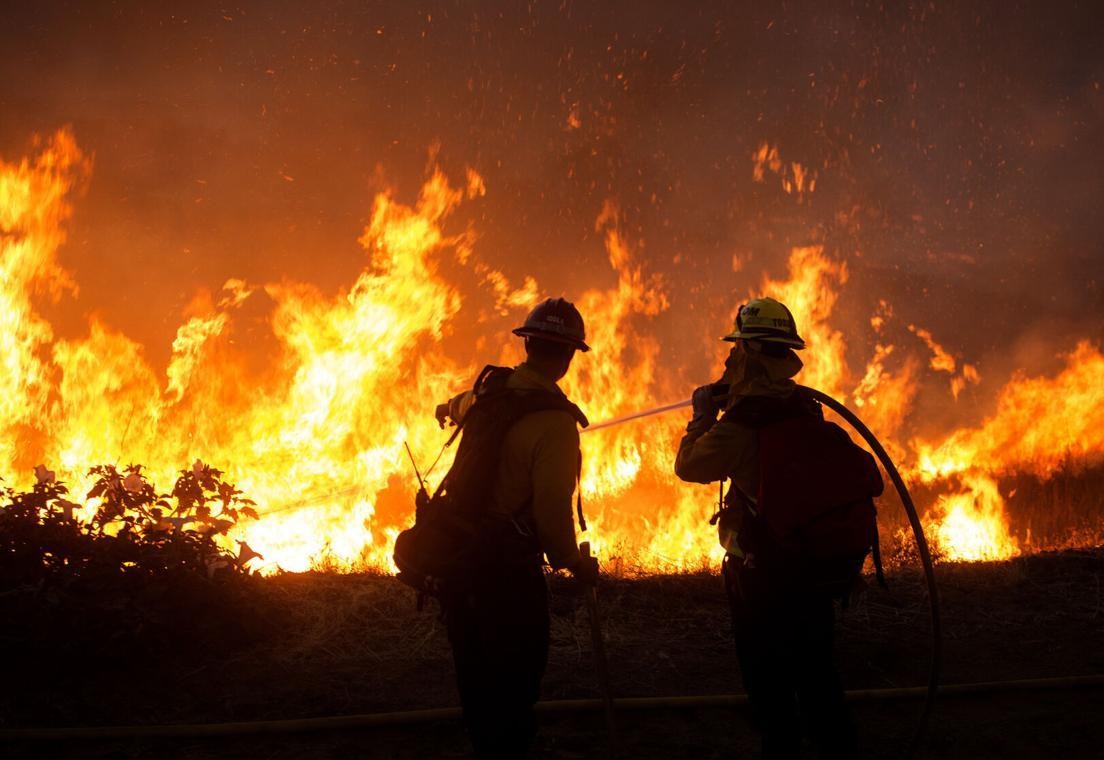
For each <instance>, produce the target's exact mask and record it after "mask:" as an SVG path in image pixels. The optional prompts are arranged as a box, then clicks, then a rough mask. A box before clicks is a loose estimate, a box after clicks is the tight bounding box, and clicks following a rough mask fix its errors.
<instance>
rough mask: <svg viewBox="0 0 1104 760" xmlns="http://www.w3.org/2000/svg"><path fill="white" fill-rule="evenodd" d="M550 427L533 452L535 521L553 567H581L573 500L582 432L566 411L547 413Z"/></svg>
mask: <svg viewBox="0 0 1104 760" xmlns="http://www.w3.org/2000/svg"><path fill="white" fill-rule="evenodd" d="M542 414H547V415H548V425H547V426H546V427H545V429H544V430H543V431H542V434H541V436H540V438H539V440H538V442H537V446H536V448H535V449H534V451H533V471H532V474H533V520H534V522H535V523H536V527H537V538H538V539H539V541H540V544H541V548H543V549H544V553H545V554H546V555H547V556H548V562H549V564H551V565H552V567H554V568H556V569H559V568H573V567H576V566H577V565H578V564H579V561H580V555H579V547H578V546H577V545H576V543H575V515H574V512H573V511H572V502H571V497H572V495H573V494H574V493H575V478H576V475H577V474H578V471H579V470H578V467H579V429H578V428H577V427H576V425H575V420H574V419H573V418H572V417H571V415H569V414H567V413H565V412H545V413H542Z"/></svg>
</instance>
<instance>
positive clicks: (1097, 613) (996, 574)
mask: <svg viewBox="0 0 1104 760" xmlns="http://www.w3.org/2000/svg"><path fill="white" fill-rule="evenodd" d="M1102 576H1104V549H1095V550H1086V551H1068V552H1062V553H1047V554H1038V555H1033V556H1026V557H1021V558H1018V559H1015V560H1011V561H1007V562H1000V563H977V564H943V565H941V566H940V567H939V581H940V590H941V593H942V603H943V616H944V625H945V667H944V673H945V675H944V679H943V680H944V682H946V683H958V682H971V681H989V680H1004V679H1018V678H1039V677H1053V676H1065V675H1075V674H1101V673H1104V634H1102V631H1104V588H1102V585H1101V579H1102ZM245 582H246V583H248V584H249V591H248V594H242V593H237V592H236V593H227V592H225V591H223V592H221V593H220V594H219V595H218V596H217V597H215V601H211V600H208V601H205V602H204V603H203V605H202V606H197V603H196V601H195V599H196V598H197V597H193V598H191V599H183V600H181V604H182V605H184V606H186V607H187V606H189V605H190V607H189V608H190V609H192V610H193V613H194V614H191V615H181V616H179V617H178V618H177V619H176V621H175V622H174V625H173V628H172V634H171V635H167V634H166V633H165V630H166V628H165V626H163V625H162V626H152V627H151V628H150V629H149V633H148V635H147V636H146V638H143V636H142V635H141V634H138V635H128V636H126V637H124V636H117V637H116V638H117V644H116V645H115V646H112V645H111V633H110V632H106V633H105V632H103V631H98V632H97V633H96V634H95V636H96V640H95V641H93V640H92V638H91V635H90V634H88V633H87V632H86V631H85V630H84V629H83V628H82V622H81V621H79V620H73V619H68V626H69V627H68V628H67V629H65V630H58V629H57V628H56V627H55V628H43V629H41V630H37V631H36V630H31V629H29V627H28V626H27V625H26V624H23V625H17V623H16V621H14V620H13V619H12V618H11V617H10V616H7V615H6V616H5V622H4V623H3V635H4V638H5V641H4V644H5V650H6V653H7V657H6V660H7V664H6V666H5V670H6V671H7V678H6V679H5V680H6V681H7V683H8V687H7V688H6V689H5V690H4V694H3V702H2V710H3V713H2V714H3V722H4V725H5V727H20V726H68V725H111V724H155V723H199V722H219V721H246V720H262V719H284V718H299V717H309V716H325V715H335V714H352V713H364V712H378V711H392V710H404V709H418V708H423V707H442V706H450V705H454V704H455V703H456V696H455V693H454V687H453V684H452V680H451V679H452V671H451V663H450V661H449V653H448V648H447V643H446V641H445V637H444V632H443V629H442V626H441V624H440V622H439V621H438V620H437V618H436V615H435V614H434V613H433V612H430V611H426V612H422V613H418V612H417V611H416V610H415V608H414V600H413V599H412V598H411V595H410V593H408V591H407V590H406V589H405V587H402V586H401V585H400V584H398V583H397V582H396V581H395V580H394V579H392V578H389V577H384V576H379V575H371V574H361V575H356V574H354V575H341V574H335V573H309V574H300V575H290V574H289V575H284V576H278V577H273V578H268V579H263V580H262V579H257V578H248V579H247V580H246V581H245ZM890 584H891V590H890V592H888V593H887V592H885V591H882V590H879V589H871V590H870V591H868V593H867V594H865V595H864V596H863V597H862V598H860V599H859V600H857V601H856V602H855V603H853V604H852V606H851V607H850V609H848V610H847V611H846V612H845V613H843V614H842V615H841V616H840V623H839V629H838V630H839V646H838V650H839V657H838V659H839V662H840V665H841V668H842V670H843V671H844V674H845V679H846V681H847V685H848V687H849V688H881V687H897V686H911V685H918V684H922V683H923V682H924V676H925V672H926V668H927V663H928V656H929V652H930V649H929V643H928V630H929V629H928V612H927V606H926V598H925V596H924V593H923V591H922V588H921V584H920V579H919V577H918V576H917V575H916V574H915V573H914V572H912V571H910V570H907V569H902V570H898V571H896V572H892V573H891V574H890ZM193 594H194V590H193ZM601 596H602V603H603V606H604V610H605V615H606V635H607V639H608V648H609V652H610V657H611V658H612V663H611V670H612V672H613V679H614V687H615V690H616V694H617V695H618V696H626V697H628V696H656V695H692V694H718V693H732V692H739V691H741V689H740V684H739V673H738V670H737V667H736V661H735V657H734V654H733V649H732V644H731V640H730V636H729V628H728V618H727V612H726V608H725V602H724V592H723V589H722V588H721V585H720V581H719V579H718V578H717V577H716V576H714V575H711V574H708V573H700V574H687V575H674V576H653V577H645V578H623V579H610V580H608V581H605V582H604V584H603V587H602V590H601ZM45 603H46V602H45V601H44V602H43V604H45ZM555 604H556V607H557V610H558V612H559V613H561V614H559V615H557V616H556V617H555V618H554V622H553V646H552V653H551V659H550V663H549V668H548V674H547V677H546V679H545V684H544V691H543V697H544V698H545V699H563V698H575V697H593V696H596V695H597V694H598V686H597V683H596V681H595V677H594V668H593V661H592V656H591V647H590V643H589V638H588V629H587V626H586V619H585V616H584V614H583V611H582V610H581V609H580V608H577V606H576V605H575V604H574V602H573V600H572V599H571V598H570V597H569V596H567V595H565V594H557V595H556V597H555ZM12 611H13V610H8V612H12ZM39 620H40V625H41V626H49V625H51V623H50V622H49V620H50V618H49V616H42V617H40V618H39ZM58 620H60V618H58ZM94 623H95V621H94V620H91V619H90V620H87V621H86V622H85V624H86V625H88V626H93V625H94ZM54 625H57V622H56V620H55V623H54ZM67 641H68V642H71V643H72V644H74V645H76V646H70V645H67V644H66V642H67ZM36 642H37V643H36ZM918 707H919V705H918V703H917V702H884V703H863V704H859V705H856V707H855V712H856V718H857V720H858V721H859V723H860V725H861V729H862V733H863V737H864V740H865V744H866V749H867V751H868V754H869V756H871V757H887V758H888V757H898V756H900V755H901V753H902V751H903V747H904V743H905V741H906V737H907V736H908V733H909V731H910V730H911V727H912V723H913V721H914V719H915V716H916V714H917V710H918ZM1102 710H1104V694H1102V693H1101V692H1100V691H1099V690H1080V691H1053V692H1018V693H1012V694H1005V695H986V696H973V697H968V698H967V697H959V698H947V699H945V700H943V701H942V702H941V704H940V705H939V706H938V707H937V711H936V714H935V718H934V721H933V725H932V731H931V738H930V741H929V743H928V746H927V748H926V750H925V752H924V753H923V755H922V756H923V757H930V758H958V757H1071V758H1080V757H1096V756H1098V752H1099V747H1100V746H1102V743H1104V726H1102V724H1101V721H1100V720H1099V715H1100V714H1101V711H1102ZM621 728H622V733H623V743H624V745H625V747H624V748H625V749H626V750H627V753H628V754H629V755H630V756H633V757H640V758H671V757H731V756H733V755H734V754H735V753H738V752H740V751H744V750H749V749H750V748H751V747H752V746H753V743H752V740H751V738H750V732H749V728H748V725H747V722H746V718H745V716H744V715H743V714H742V713H741V712H739V711H736V710H722V709H710V710H697V711H689V710H685V711H677V712H676V711H655V712H634V713H626V714H624V715H623V716H622V717H621ZM5 750H6V752H9V753H10V754H11V755H12V756H17V757H38V756H46V755H49V756H54V757H73V758H107V757H146V756H150V757H174V758H214V757H268V758H300V757H303V758H326V757H356V756H365V757H380V758H392V757H393V758H421V757H438V756H441V757H464V756H465V751H466V744H465V741H464V738H463V735H462V733H461V731H460V730H459V727H458V726H457V725H455V724H453V723H442V724H430V725H425V726H420V727H408V728H406V729H388V730H370V731H356V732H352V731H350V732H343V733H327V734H299V735H288V736H278V737H264V736H262V737H241V738H235V739H215V740H211V739H196V740H159V741H150V740H143V741H125V742H124V741H96V742H92V741H83V742H69V743H64V744H50V745H44V744H29V743H26V744H15V745H12V744H9V745H7V746H6V747H5ZM603 752H604V729H603V724H602V720H601V716H600V715H598V714H581V715H565V716H556V717H552V716H548V717H546V719H545V720H544V722H543V728H542V736H541V739H540V744H539V748H538V751H537V753H536V756H537V757H541V758H587V757H601V756H603Z"/></svg>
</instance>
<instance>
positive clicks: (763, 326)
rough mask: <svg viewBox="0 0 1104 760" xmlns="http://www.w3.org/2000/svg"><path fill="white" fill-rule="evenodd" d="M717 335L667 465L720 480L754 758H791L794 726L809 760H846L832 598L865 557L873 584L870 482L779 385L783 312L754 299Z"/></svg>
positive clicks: (857, 574)
mask: <svg viewBox="0 0 1104 760" xmlns="http://www.w3.org/2000/svg"><path fill="white" fill-rule="evenodd" d="M723 339H724V340H727V341H731V342H732V343H733V346H732V350H731V352H730V353H729V356H728V358H727V360H726V361H725V371H724V376H723V378H722V379H721V381H720V382H719V383H714V384H710V385H705V386H702V387H700V388H698V389H697V390H695V391H694V395H693V418H692V420H691V421H690V424H689V425H688V426H687V428H686V435H685V437H684V438H683V439H682V442H681V444H680V446H679V451H678V456H677V458H676V462H675V471H676V473H677V474H678V476H679V477H680V478H682V479H683V480H686V481H690V482H695V483H710V482H716V481H723V480H724V479H726V478H727V479H731V486H730V487H729V490H728V492H727V495H726V496H725V498H724V500H723V503H722V504H721V505H720V508H719V510H718V512H717V514H716V515H714V519H713V522H714V523H715V524H717V526H718V533H719V538H720V541H721V544H722V545H723V546H724V548H725V550H726V556H725V559H724V563H723V566H722V572H723V576H724V581H725V588H726V591H727V593H728V599H729V604H730V607H731V611H732V624H733V632H734V635H735V639H736V652H737V656H738V658H739V662H740V669H741V672H742V675H743V680H744V687H745V689H746V690H747V693H748V698H749V702H750V706H751V710H752V717H753V721H754V723H755V725H756V726H757V728H758V729H759V731H760V733H761V735H762V749H763V757H764V758H771V759H773V758H798V757H800V756H801V743H802V728H803V727H804V728H805V729H806V730H807V731H808V733H809V735H810V737H811V738H812V740H813V742H814V743H815V744H816V745H817V748H818V750H819V753H820V756H821V757H826V758H849V757H854V756H855V754H856V734H855V730H854V727H853V724H852V721H851V718H850V716H849V713H848V709H847V705H846V703H845V701H844V693H843V688H842V685H841V682H840V678H839V675H838V673H837V671H836V669H835V666H834V663H833V653H832V648H833V628H834V622H835V620H834V617H835V609H834V603H833V602H834V600H835V599H843V600H844V601H846V599H847V596H848V595H849V594H850V593H851V591H852V590H853V588H854V587H855V586H856V584H861V570H862V566H863V562H864V560H865V558H866V556H867V554H868V553H870V552H871V551H873V552H874V555H875V561H876V564H877V566H878V570H879V580H880V579H881V571H880V560H879V557H878V552H877V525H876V523H875V512H874V505H873V500H872V497H873V496H876V495H878V494H879V493H881V490H882V481H881V476H880V473H879V472H878V469H877V465H876V464H875V463H874V460H873V458H872V457H871V456H870V455H869V454H867V453H866V452H865V451H864V450H862V449H860V448H859V447H857V446H855V445H854V444H853V443H852V442H851V441H850V438H849V437H848V436H847V434H846V433H845V432H844V431H843V430H842V429H840V428H839V427H837V426H835V425H833V424H832V423H829V422H825V421H824V418H823V413H822V411H821V408H820V405H819V404H818V403H817V402H816V401H815V400H813V399H812V398H811V397H810V396H809V395H808V394H806V393H804V392H802V391H801V389H800V388H799V387H798V386H797V385H796V383H795V382H794V380H793V379H792V378H793V377H794V375H796V374H797V373H798V371H799V370H800V369H801V367H802V362H801V360H800V359H799V358H798V356H797V354H796V353H795V349H796V350H800V349H803V348H805V342H804V340H802V338H801V337H800V335H799V334H798V332H797V326H796V324H795V322H794V319H793V315H792V314H791V313H790V311H789V309H787V308H786V307H785V306H784V305H783V304H781V303H779V302H778V301H775V300H774V299H771V298H757V299H754V300H752V301H750V302H749V303H747V304H745V305H744V306H742V307H741V308H740V309H739V311H738V312H737V317H736V325H735V329H734V330H733V331H732V332H731V333H730V334H728V335H726V336H725V337H724V338H723ZM718 412H723V414H722V415H721V416H720V418H719V419H718V417H717V415H718ZM803 724H804V725H803Z"/></svg>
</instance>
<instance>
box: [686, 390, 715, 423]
mask: <svg viewBox="0 0 1104 760" xmlns="http://www.w3.org/2000/svg"><path fill="white" fill-rule="evenodd" d="M714 390H715V389H714V387H713V384H712V383H710V384H709V385H703V386H701V387H699V388H697V389H696V390H695V391H694V395H692V396H691V397H690V403H691V406H692V407H693V409H694V417H693V419H691V420H690V424H691V425H692V426H694V427H698V426H702V427H710V426H712V424H713V423H714V422H716V421H717V412H718V411H719V409H718V407H717V401H716V398H715V397H714V395H713V394H714Z"/></svg>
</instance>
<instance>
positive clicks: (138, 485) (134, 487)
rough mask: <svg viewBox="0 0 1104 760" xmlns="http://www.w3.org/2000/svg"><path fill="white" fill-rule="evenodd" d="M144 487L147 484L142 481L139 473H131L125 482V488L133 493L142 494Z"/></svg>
mask: <svg viewBox="0 0 1104 760" xmlns="http://www.w3.org/2000/svg"><path fill="white" fill-rule="evenodd" d="M144 485H145V483H144V482H143V481H142V476H141V475H139V474H138V473H137V472H132V473H130V474H129V475H127V476H126V478H125V479H124V480H123V488H125V489H126V490H128V491H130V492H131V493H141V492H142V487H143V486H144Z"/></svg>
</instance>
